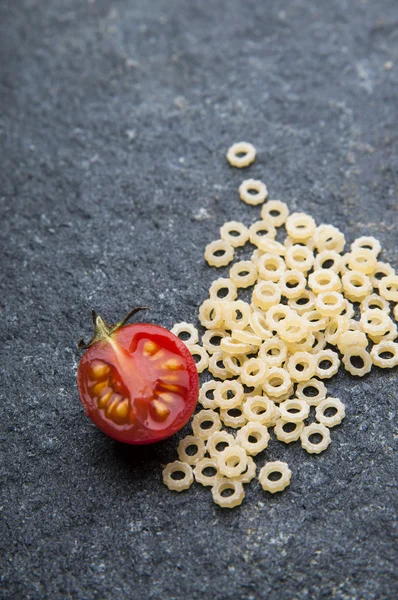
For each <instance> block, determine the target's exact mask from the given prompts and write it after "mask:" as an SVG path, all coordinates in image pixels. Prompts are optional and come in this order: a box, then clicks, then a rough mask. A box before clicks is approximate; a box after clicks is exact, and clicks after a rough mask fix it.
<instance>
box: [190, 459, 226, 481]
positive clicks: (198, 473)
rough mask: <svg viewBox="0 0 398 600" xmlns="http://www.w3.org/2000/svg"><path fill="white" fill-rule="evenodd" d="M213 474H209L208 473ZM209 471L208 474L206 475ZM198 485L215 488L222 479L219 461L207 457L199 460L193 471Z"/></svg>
mask: <svg viewBox="0 0 398 600" xmlns="http://www.w3.org/2000/svg"><path fill="white" fill-rule="evenodd" d="M209 470H210V471H212V473H210V474H209V473H208V471H209ZM206 471H207V473H206ZM193 472H194V475H195V479H196V481H197V482H198V483H201V484H202V485H205V486H207V485H208V486H213V485H214V484H215V483H216V482H217V481H218V480H219V479H220V477H221V475H220V473H219V471H218V465H217V461H216V460H215V459H214V458H209V457H205V458H202V459H201V460H199V461H198V462H197V463H196V465H195V468H194V470H193Z"/></svg>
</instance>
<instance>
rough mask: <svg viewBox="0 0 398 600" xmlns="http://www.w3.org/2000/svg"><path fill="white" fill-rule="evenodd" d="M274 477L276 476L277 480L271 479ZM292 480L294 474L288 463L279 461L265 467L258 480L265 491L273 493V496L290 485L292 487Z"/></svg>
mask: <svg viewBox="0 0 398 600" xmlns="http://www.w3.org/2000/svg"><path fill="white" fill-rule="evenodd" d="M273 475H276V476H277V478H274V477H273V478H272V479H271V476H273ZM291 478H292V472H291V470H290V469H289V467H288V465H287V463H285V462H281V461H279V460H275V461H273V462H269V463H267V464H266V465H264V467H263V468H262V469H261V471H260V473H259V475H258V480H259V482H260V485H261V487H262V488H263V490H265V491H266V492H271V494H275V492H282V491H283V490H284V489H285V488H286V487H287V486H288V485H290V480H291Z"/></svg>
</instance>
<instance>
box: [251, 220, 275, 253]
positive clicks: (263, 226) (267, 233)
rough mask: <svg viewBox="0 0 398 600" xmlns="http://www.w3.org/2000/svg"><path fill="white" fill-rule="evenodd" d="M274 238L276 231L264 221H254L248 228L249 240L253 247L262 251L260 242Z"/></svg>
mask: <svg viewBox="0 0 398 600" xmlns="http://www.w3.org/2000/svg"><path fill="white" fill-rule="evenodd" d="M275 237H276V229H275V227H274V226H273V225H271V223H267V222H266V221H255V222H254V223H253V224H252V225H250V227H249V239H250V241H251V243H252V244H254V246H257V248H260V250H263V245H262V241H263V239H265V238H270V239H271V240H274V239H275Z"/></svg>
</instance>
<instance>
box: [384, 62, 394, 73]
mask: <svg viewBox="0 0 398 600" xmlns="http://www.w3.org/2000/svg"><path fill="white" fill-rule="evenodd" d="M393 66H394V63H393V62H392V60H388V61H387V62H385V63H384V68H385V70H386V71H391V69H392V68H393Z"/></svg>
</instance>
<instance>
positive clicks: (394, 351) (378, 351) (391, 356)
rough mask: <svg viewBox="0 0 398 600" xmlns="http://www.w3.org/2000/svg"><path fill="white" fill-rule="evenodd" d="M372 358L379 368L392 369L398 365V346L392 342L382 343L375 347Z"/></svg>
mask: <svg viewBox="0 0 398 600" xmlns="http://www.w3.org/2000/svg"><path fill="white" fill-rule="evenodd" d="M383 355H384V356H383ZM370 357H371V359H372V362H373V364H374V365H376V366H377V367H381V368H382V369H392V368H393V367H396V366H397V365H398V344H397V343H394V342H392V341H386V342H380V344H376V345H374V346H373V348H372V350H371V351H370Z"/></svg>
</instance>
